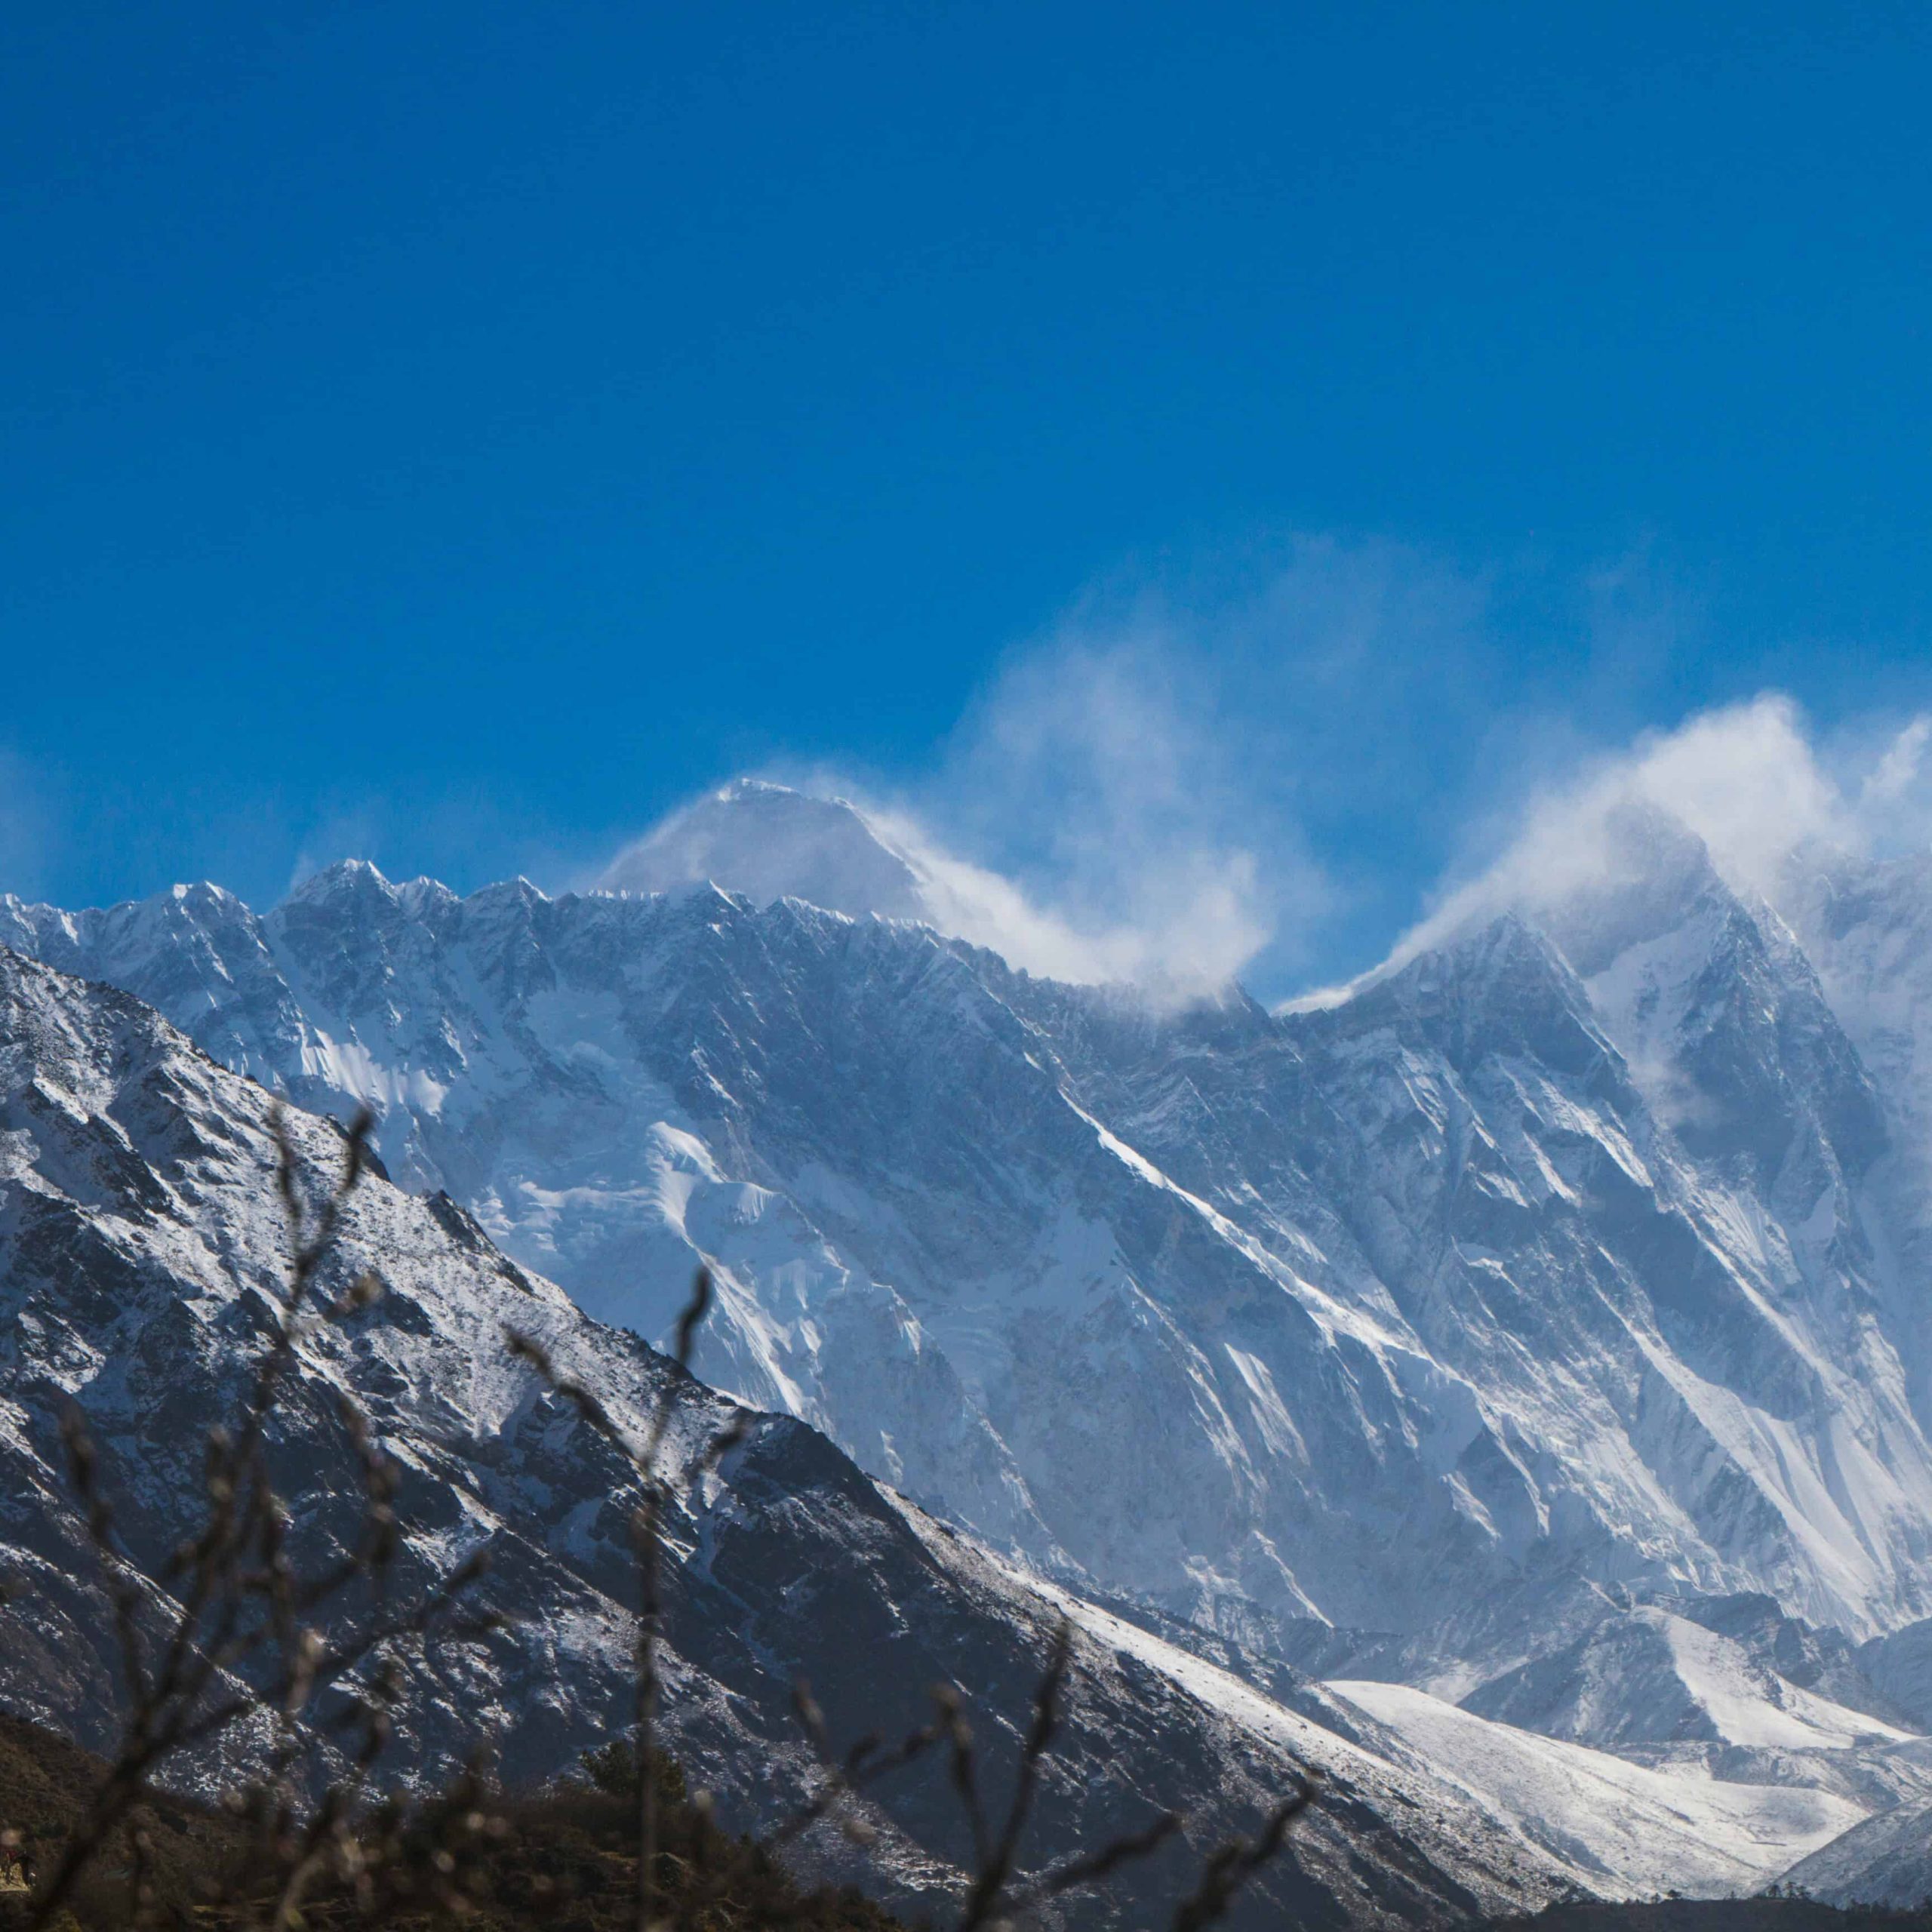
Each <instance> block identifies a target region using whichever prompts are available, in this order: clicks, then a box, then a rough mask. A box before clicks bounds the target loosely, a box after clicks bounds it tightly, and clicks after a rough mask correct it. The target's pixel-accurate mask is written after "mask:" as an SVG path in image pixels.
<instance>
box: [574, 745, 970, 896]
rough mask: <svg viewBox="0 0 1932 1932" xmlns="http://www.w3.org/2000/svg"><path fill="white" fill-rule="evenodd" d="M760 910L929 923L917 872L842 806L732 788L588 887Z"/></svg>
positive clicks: (680, 816) (741, 782) (767, 787)
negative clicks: (692, 892) (780, 905)
mask: <svg viewBox="0 0 1932 1932" xmlns="http://www.w3.org/2000/svg"><path fill="white" fill-rule="evenodd" d="M707 880H708V881H710V882H711V883H712V884H715V885H720V886H722V887H723V888H724V890H725V891H728V892H735V893H740V894H743V896H744V897H746V898H749V899H750V900H752V901H754V902H755V903H757V904H758V905H760V906H768V905H770V904H771V902H772V901H773V900H777V899H803V900H808V901H809V902H810V903H811V904H813V905H814V906H823V907H825V908H826V909H827V910H828V911H829V912H844V913H848V914H849V915H851V916H852V917H853V918H863V917H864V916H865V915H866V914H867V913H870V912H876V913H878V914H880V915H881V916H882V917H884V918H892V919H921V920H925V921H929V922H930V921H932V920H933V918H934V912H933V907H932V905H931V901H930V900H929V899H928V896H927V893H926V891H925V886H924V879H923V878H922V875H921V871H920V869H918V868H916V867H915V864H914V863H913V861H912V860H911V859H910V858H909V857H908V856H907V855H906V853H904V852H903V851H901V850H900V848H899V847H898V846H897V844H894V842H893V841H891V839H890V838H888V837H887V835H885V834H884V832H882V831H881V829H879V827H878V826H877V825H876V824H875V823H873V821H872V820H870V819H869V818H868V817H866V814H864V813H863V812H862V811H860V809H859V808H858V807H857V806H856V805H854V804H851V802H850V801H848V800H846V799H844V798H814V797H812V796H811V795H809V794H808V793H806V792H797V791H794V790H792V788H791V787H790V786H786V785H774V784H771V783H767V782H766V781H765V780H763V779H759V778H735V779H734V780H732V781H731V783H730V784H728V785H726V786H722V787H721V788H720V789H718V790H717V791H715V792H707V793H706V795H704V796H703V798H700V799H697V801H695V802H694V803H693V804H689V805H688V806H686V807H685V808H684V810H683V811H680V812H678V813H677V814H675V816H673V817H671V818H669V819H667V820H665V822H664V823H663V824H662V825H660V826H658V827H657V829H656V830H655V831H654V832H651V833H649V834H648V835H647V836H645V838H641V839H639V840H638V841H637V843H636V844H634V845H630V846H627V847H626V848H625V849H624V850H623V851H622V852H620V854H618V855H617V858H616V859H615V860H613V861H612V863H611V865H610V866H609V867H608V869H606V870H605V872H604V874H603V875H602V876H601V878H599V879H598V884H600V885H601V886H603V887H605V888H606V889H607V890H609V891H617V892H678V891H683V890H685V888H688V887H691V886H694V885H702V884H704V883H705V882H706V881H707Z"/></svg>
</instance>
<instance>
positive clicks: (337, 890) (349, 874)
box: [282, 859, 396, 906]
mask: <svg viewBox="0 0 1932 1932" xmlns="http://www.w3.org/2000/svg"><path fill="white" fill-rule="evenodd" d="M395 891H396V889H395V887H394V886H393V885H392V884H390V883H389V881H388V880H387V879H386V878H384V877H383V875H382V874H381V873H380V872H379V871H377V869H376V867H375V866H374V865H373V864H372V863H371V862H370V861H369V860H367V859H338V860H337V861H336V862H335V863H334V865H332V866H324V867H323V868H322V869H321V871H320V872H315V873H312V874H311V875H309V877H308V878H305V879H304V880H303V881H302V883H301V884H300V885H298V886H297V888H295V890H294V891H293V892H291V894H289V895H288V897H287V898H286V899H285V900H283V902H282V903H283V904H284V905H285V906H320V905H324V904H326V903H329V902H330V901H331V900H345V899H349V898H352V897H353V898H369V897H381V898H385V899H393V898H394V897H395Z"/></svg>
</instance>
